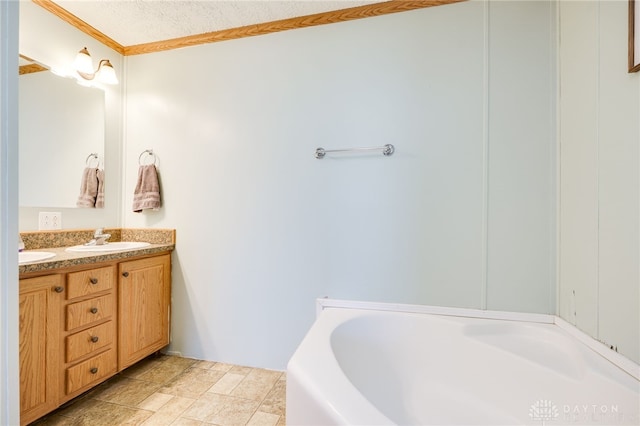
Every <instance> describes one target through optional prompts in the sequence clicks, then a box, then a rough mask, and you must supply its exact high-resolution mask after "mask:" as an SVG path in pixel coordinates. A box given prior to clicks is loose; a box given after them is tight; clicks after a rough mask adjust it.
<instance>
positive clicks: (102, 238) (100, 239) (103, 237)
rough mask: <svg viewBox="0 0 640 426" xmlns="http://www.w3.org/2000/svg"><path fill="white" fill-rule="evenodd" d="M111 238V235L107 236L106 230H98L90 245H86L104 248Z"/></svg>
mask: <svg viewBox="0 0 640 426" xmlns="http://www.w3.org/2000/svg"><path fill="white" fill-rule="evenodd" d="M110 237H111V234H105V233H104V228H98V229H96V230H95V232H94V233H93V239H92V240H91V241H89V242H88V243H84V245H85V246H102V245H105V244H107V240H108V239H109V238H110Z"/></svg>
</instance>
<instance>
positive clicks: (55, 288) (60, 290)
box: [53, 286, 64, 293]
mask: <svg viewBox="0 0 640 426" xmlns="http://www.w3.org/2000/svg"><path fill="white" fill-rule="evenodd" d="M53 291H55V292H56V293H62V292H63V291H64V287H60V286H58V287H54V288H53Z"/></svg>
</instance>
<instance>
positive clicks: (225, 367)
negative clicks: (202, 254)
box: [211, 362, 234, 372]
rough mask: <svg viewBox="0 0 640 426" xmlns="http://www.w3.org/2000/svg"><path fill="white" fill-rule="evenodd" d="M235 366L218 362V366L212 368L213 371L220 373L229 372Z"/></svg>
mask: <svg viewBox="0 0 640 426" xmlns="http://www.w3.org/2000/svg"><path fill="white" fill-rule="evenodd" d="M233 367H234V366H233V364H225V363H224V362H216V364H215V365H214V366H213V367H211V369H212V370H218V371H225V372H226V371H229V370H231V369H232V368H233Z"/></svg>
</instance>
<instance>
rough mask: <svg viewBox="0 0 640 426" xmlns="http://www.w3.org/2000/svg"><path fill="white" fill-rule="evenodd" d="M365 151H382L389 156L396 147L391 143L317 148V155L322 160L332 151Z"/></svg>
mask: <svg viewBox="0 0 640 426" xmlns="http://www.w3.org/2000/svg"><path fill="white" fill-rule="evenodd" d="M364 151H382V154H383V155H385V156H387V157H388V156H389V155H391V154H393V152H394V151H395V148H394V146H393V145H391V144H390V143H388V144H386V145H384V146H369V147H363V148H345V149H324V148H317V149H316V154H315V155H316V158H317V159H318V160H321V159H323V158H324V156H325V155H326V154H329V153H332V152H364Z"/></svg>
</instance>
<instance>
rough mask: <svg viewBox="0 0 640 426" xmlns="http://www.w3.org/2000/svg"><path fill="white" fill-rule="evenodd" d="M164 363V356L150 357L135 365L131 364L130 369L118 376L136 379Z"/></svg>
mask: <svg viewBox="0 0 640 426" xmlns="http://www.w3.org/2000/svg"><path fill="white" fill-rule="evenodd" d="M164 361H165V357H164V356H150V357H148V358H145V359H143V360H142V361H140V362H138V363H136V364H133V365H132V366H131V367H128V368H127V369H126V370H124V371H122V372H121V373H120V375H122V376H124V377H130V378H132V379H137V378H138V376H139V375H141V374H144V373H145V372H146V371H148V370H151V369H153V368H156V367H158V366H160V365H162V363H163V362H164Z"/></svg>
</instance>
